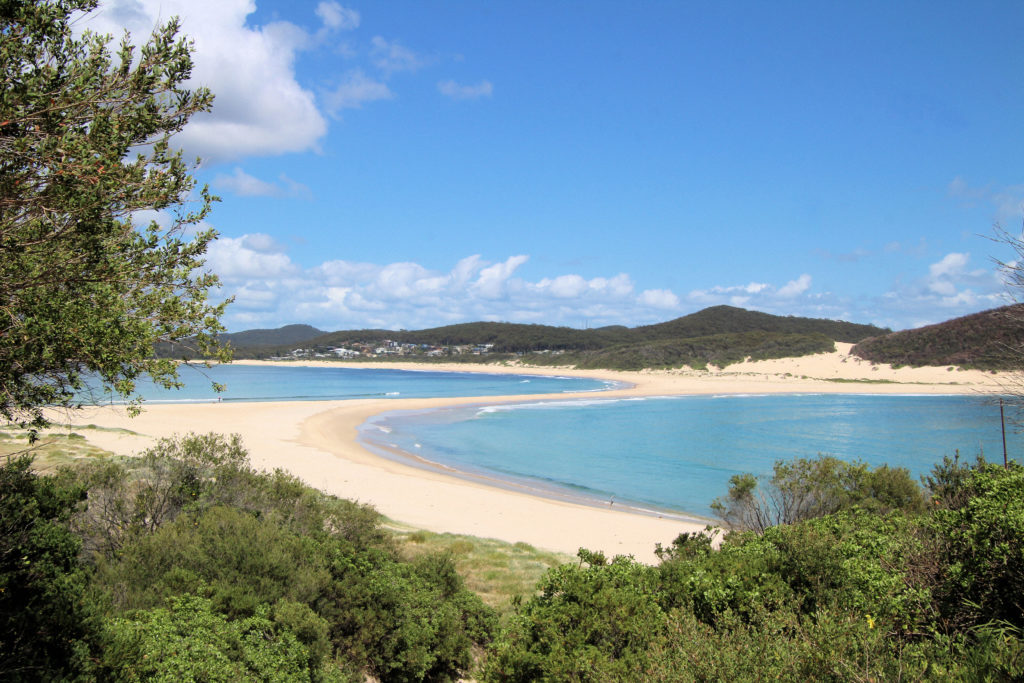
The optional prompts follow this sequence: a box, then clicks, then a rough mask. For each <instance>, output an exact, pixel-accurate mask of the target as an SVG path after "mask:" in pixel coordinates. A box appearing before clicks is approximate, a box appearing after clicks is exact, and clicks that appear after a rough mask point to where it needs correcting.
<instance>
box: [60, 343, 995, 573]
mask: <svg viewBox="0 0 1024 683" xmlns="http://www.w3.org/2000/svg"><path fill="white" fill-rule="evenodd" d="M849 348H850V345H849V344H837V349H838V350H837V351H836V352H833V353H827V354H818V355H815V356H807V357H803V358H790V359H782V360H771V361H758V362H746V363H740V364H735V365H730V366H728V367H727V368H725V369H722V370H718V369H714V368H712V369H710V370H707V371H697V370H690V369H682V370H667V371H642V372H613V371H606V370H601V371H591V370H574V369H567V368H533V367H518V366H511V365H464V364H451V365H437V364H416V363H407V364H400V365H399V364H395V363H381V364H368V363H350V364H344V363H339V362H335V361H322V362H318V361H308V362H302V364H303V365H310V366H317V365H329V366H331V367H339V366H346V367H357V368H368V367H386V368H405V369H417V370H434V371H441V370H448V371H458V372H473V371H476V372H501V373H517V374H558V375H573V376H586V377H594V378H601V379H609V380H615V381H618V382H623V383H625V384H626V385H629V388H624V389H616V390H612V391H607V392H602V393H601V394H600V395H601V396H603V397H609V398H611V397H624V396H669V395H683V394H742V393H808V392H815V393H887V394H924V393H929V394H956V393H993V392H998V391H1000V389H1001V388H1005V387H1006V386H1008V385H1009V384H1010V378H1008V377H1005V376H1000V375H994V374H991V373H985V372H981V371H976V370H958V369H954V368H945V367H941V368H899V369H893V368H891V367H889V366H887V365H881V364H872V363H870V362H868V361H864V360H861V359H859V358H856V357H852V356H850V355H849ZM245 362H247V363H254V364H255V363H259V362H257V361H245ZM266 364H270V363H266ZM587 396H588V397H590V398H593V397H594V394H592V393H590V394H587ZM573 397H574V395H573V394H554V395H543V396H537V395H532V396H529V397H523V396H510V397H485V398H479V397H460V398H443V399H358V400H348V401H308V402H272V403H205V404H153V405H147V406H146V408H145V410H144V412H143V413H142V414H141V415H139V416H137V417H135V418H130V417H128V415H127V414H126V411H125V410H124V409H123V408H115V407H103V408H85V409H82V410H80V411H77V412H75V413H72V414H64V415H54V416H53V418H54V420H55V421H56V422H59V423H68V424H70V425H80V426H81V425H89V424H93V425H97V426H101V427H105V428H120V429H125V430H130V431H131V432H133V433H134V434H125V433H119V432H115V431H103V430H84V435H85V436H86V437H87V438H88V439H89V440H90V441H91V442H93V443H95V444H96V445H98V446H100V447H102V448H105V449H107V450H110V451H113V452H116V453H120V454H126V455H130V454H135V453H138V452H139V451H140V450H142V449H144V448H145V447H147V446H149V445H150V444H152V443H153V442H154V441H155V440H156V439H158V438H160V437H165V436H171V435H173V434H179V433H185V432H197V433H204V432H211V431H212V432H221V433H228V434H230V433H238V434H240V435H241V436H242V438H243V440H244V443H245V445H246V447H247V448H248V449H249V452H250V456H251V460H252V464H253V466H255V467H257V468H265V469H274V468H282V469H284V470H287V471H289V472H291V473H293V474H295V475H296V476H298V477H300V478H301V479H302V480H304V481H305V482H307V483H308V484H310V485H311V486H314V487H316V488H318V489H321V490H323V491H326V492H328V493H332V494H335V495H338V496H342V497H345V498H351V499H353V500H358V501H360V502H363V503H369V504H371V505H373V506H374V507H375V508H377V509H378V510H379V511H380V512H381V513H383V514H384V515H386V516H387V517H389V518H391V519H393V520H395V521H397V522H401V523H403V524H407V525H410V526H413V527H416V528H422V529H427V530H430V531H437V532H452V533H460V534H472V535H475V536H481V537H487V538H497V539H501V540H504V541H508V542H520V541H522V542H526V543H529V544H530V545H533V546H535V547H538V548H544V549H548V550H556V551H561V552H565V553H575V552H576V550H577V549H578V548H579V547H581V546H582V547H587V548H590V549H592V550H602V551H604V552H605V553H607V554H609V555H615V554H629V555H633V556H634V557H636V558H637V559H638V560H642V561H654V559H655V556H654V547H655V544H656V543H662V544H668V543H670V542H671V541H672V539H673V538H675V537H676V536H677V535H678V534H679V533H681V532H683V531H695V530H699V529H702V528H703V527H704V523H703V522H698V521H694V522H684V521H679V520H676V519H667V518H659V517H657V516H651V515H643V514H636V513H632V512H629V511H627V510H624V509H622V508H621V506H618V505H616V506H614V507H611V506H609V507H602V506H589V505H580V504H575V503H569V502H564V501H559V500H553V499H549V498H542V497H538V496H534V495H527V494H525V493H522V492H519V491H514V490H508V489H507V488H499V487H495V486H488V485H487V484H486V483H482V482H479V481H469V480H466V479H462V478H458V477H454V476H451V474H450V473H446V472H445V471H444V470H442V469H440V468H438V469H436V470H425V469H422V468H418V467H413V466H411V465H406V464H403V463H401V462H397V461H394V460H390V459H386V458H383V457H379V456H377V455H375V454H373V453H371V452H370V451H368V450H366V449H365V448H363V447H362V446H361V445H360V443H359V442H358V440H357V430H358V427H359V426H360V425H361V424H362V423H363V422H365V421H366V420H367V419H368V418H370V417H372V416H374V415H376V414H379V413H382V412H386V411H392V410H421V409H428V408H434V407H442V406H449V405H457V404H468V403H487V404H493V403H502V402H513V401H523V400H530V401H535V400H538V399H541V398H543V399H571V398H573ZM79 433H83V432H82V431H80V432H79Z"/></svg>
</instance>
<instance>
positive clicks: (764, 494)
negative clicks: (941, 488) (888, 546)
mask: <svg viewBox="0 0 1024 683" xmlns="http://www.w3.org/2000/svg"><path fill="white" fill-rule="evenodd" d="M924 505H925V499H924V495H923V492H922V491H921V488H920V487H919V486H918V485H917V484H916V483H915V482H914V480H913V479H911V477H910V472H908V471H907V470H906V469H905V468H902V467H889V466H888V465H879V466H878V467H875V468H872V467H870V466H868V465H867V464H865V463H862V462H854V463H848V462H844V461H842V460H839V459H838V458H833V457H831V456H822V455H819V456H818V457H817V458H797V459H795V460H789V461H784V460H779V461H777V462H776V463H775V466H774V468H773V472H772V477H771V479H769V480H768V482H766V484H765V485H764V486H761V482H759V481H758V479H757V477H755V476H754V475H752V474H737V475H735V476H733V477H732V478H730V479H729V492H728V493H727V494H726V495H725V496H724V497H722V498H716V499H715V500H714V501H713V502H712V504H711V509H712V510H714V511H715V513H717V514H718V515H719V516H720V517H721V518H722V519H723V520H724V521H725V522H726V524H728V525H729V526H730V527H731V528H733V529H739V530H744V529H752V530H754V531H757V532H758V533H763V532H764V531H765V529H767V528H768V527H771V526H776V525H778V524H793V523H794V522H802V521H804V520H808V519H813V518H815V517H822V516H824V515H829V514H832V513H834V512H839V511H840V510H848V509H850V508H854V507H859V508H863V509H867V510H871V511H874V512H887V511H890V510H904V511H907V512H920V511H921V510H922V509H923V508H924Z"/></svg>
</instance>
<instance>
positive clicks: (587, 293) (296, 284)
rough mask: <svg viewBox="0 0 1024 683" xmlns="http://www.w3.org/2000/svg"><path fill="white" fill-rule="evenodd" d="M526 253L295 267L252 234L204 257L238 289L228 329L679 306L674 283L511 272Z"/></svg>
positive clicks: (597, 316)
mask: <svg viewBox="0 0 1024 683" xmlns="http://www.w3.org/2000/svg"><path fill="white" fill-rule="evenodd" d="M528 260H529V257H528V256H526V255H524V254H517V255H513V256H509V257H507V258H505V259H504V260H500V261H488V260H486V259H484V258H482V257H481V256H479V255H471V256H467V257H465V258H462V259H460V260H459V261H457V262H456V263H455V264H454V265H453V266H452V267H451V268H450V269H449V270H446V271H444V270H441V271H439V270H434V269H430V268H427V267H425V266H423V265H422V264H418V263H413V262H396V263H387V264H374V263H364V262H356V261H345V260H331V261H326V262H323V263H320V264H318V265H316V266H313V267H311V268H301V267H299V266H298V265H297V264H296V263H294V262H293V261H292V260H291V258H290V257H289V256H288V254H287V250H286V249H285V248H284V246H283V245H281V244H280V243H278V242H277V241H276V240H274V239H273V238H272V237H270V236H269V235H265V234H260V233H254V234H250V235H245V236H243V237H240V238H222V239H220V240H218V241H217V242H215V243H214V244H213V245H211V248H210V251H209V253H208V259H207V266H208V267H209V268H210V270H212V271H213V272H216V273H218V274H219V275H220V277H221V281H222V287H221V291H220V294H221V295H223V296H231V295H233V296H235V298H236V303H235V304H234V305H233V306H232V307H230V308H229V309H228V313H227V316H226V319H225V321H226V323H227V324H228V326H229V328H230V329H244V328H245V327H251V326H277V325H284V324H287V323H291V322H305V323H310V324H314V325H318V326H321V327H324V328H330V329H343V328H352V327H358V328H364V327H382V328H387V329H397V328H403V327H404V328H409V329H416V328H422V327H432V326H436V325H441V324H447V323H451V322H467V321H473V320H505V321H512V322H540V323H547V324H556V325H557V324H567V325H582V324H585V323H586V324H593V325H606V324H642V323H650V322H658V321H661V320H665V319H666V318H669V317H674V315H675V314H681V313H682V311H680V310H679V306H680V301H679V297H678V296H676V295H675V294H674V293H673V292H671V291H669V290H654V289H652V290H645V291H643V292H640V293H637V291H636V288H635V286H634V284H633V281H632V279H631V278H630V277H629V276H628V275H626V274H624V273H620V274H618V275H614V276H610V277H594V278H589V279H588V278H584V277H583V276H581V275H579V274H576V273H566V274H562V275H556V276H554V277H545V278H541V279H539V280H532V281H531V280H527V279H525V278H522V277H520V276H519V271H520V270H521V268H522V267H523V265H524V264H526V263H527V262H528Z"/></svg>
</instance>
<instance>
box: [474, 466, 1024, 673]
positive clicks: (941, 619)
mask: <svg viewBox="0 0 1024 683" xmlns="http://www.w3.org/2000/svg"><path fill="white" fill-rule="evenodd" d="M797 467H798V468H799V467H801V466H800V465H798V466H797ZM826 480H827V477H826ZM832 488H833V487H832V486H831V485H828V486H826V489H832ZM929 488H930V489H931V491H930V493H931V494H932V498H931V499H930V503H929V507H928V509H927V510H925V511H923V512H917V511H916V510H918V509H919V506H918V501H917V500H915V501H913V502H912V503H911V504H910V505H909V509H899V507H898V506H897V507H896V508H894V509H889V510H882V509H879V508H878V507H876V506H874V505H869V506H867V507H859V506H856V505H854V506H853V507H850V508H847V509H843V510H841V511H839V512H834V513H831V514H823V516H816V517H810V518H808V519H805V520H804V521H801V522H798V523H795V524H781V525H779V526H772V527H768V528H765V529H764V530H763V533H760V534H758V533H755V532H752V531H749V532H743V533H732V534H730V535H728V536H726V538H725V539H724V541H722V543H721V546H720V547H719V548H718V549H715V548H714V547H713V543H712V541H711V538H710V537H708V536H703V535H694V536H686V535H684V536H680V537H679V538H678V539H677V540H676V541H675V543H674V544H673V545H672V546H671V547H670V548H662V549H660V550H661V552H660V555H661V557H662V562H661V564H660V565H659V566H657V567H648V566H644V565H640V564H638V563H636V562H633V561H632V560H630V559H627V558H621V557H620V558H615V559H614V560H612V561H611V562H609V561H607V560H606V559H605V558H604V557H603V556H601V555H598V554H594V553H589V552H587V551H581V552H580V563H579V564H578V565H576V566H573V565H567V566H563V567H560V568H559V569H557V570H553V571H552V572H550V573H549V574H548V576H547V577H546V578H545V579H544V581H543V582H542V584H541V587H540V588H541V591H540V593H539V594H538V595H536V596H534V597H532V598H530V599H528V600H526V601H525V602H523V603H522V604H521V606H520V607H519V609H518V611H517V614H516V615H515V617H514V619H513V621H512V622H511V624H510V626H509V628H508V629H507V630H506V631H505V632H504V633H502V635H501V637H499V638H498V639H497V640H496V641H495V643H494V644H493V645H492V646H491V648H490V650H489V653H488V658H487V661H486V664H485V666H484V670H483V675H482V679H483V680H485V681H532V680H572V681H607V680H635V681H704V680H770V679H783V680H836V681H865V680H935V681H940V680H941V681H946V680H971V681H974V680H1020V678H1021V677H1022V676H1024V638H1022V630H1021V629H1022V628H1024V609H1022V605H1021V595H1024V468H1022V467H1020V466H1019V465H1011V467H1010V468H1008V469H1003V468H1002V467H995V466H992V465H987V464H985V463H983V462H979V463H978V464H976V465H974V466H973V467H965V466H963V465H961V464H960V463H959V462H956V461H950V460H947V461H946V462H945V463H943V465H941V466H939V467H938V468H936V471H935V473H934V475H933V477H932V478H931V479H930V481H929ZM844 490H847V489H845V488H844ZM885 507H886V508H888V507H889V506H885ZM822 512H823V513H826V512H827V510H822Z"/></svg>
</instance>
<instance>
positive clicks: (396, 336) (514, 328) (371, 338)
mask: <svg viewBox="0 0 1024 683" xmlns="http://www.w3.org/2000/svg"><path fill="white" fill-rule="evenodd" d="M630 332H631V331H630V330H628V328H625V327H612V328H600V329H595V330H578V329H575V328H572V327H553V326H550V325H524V324H518V323H491V322H476V323H461V324H458V325H446V326H444V327H434V328H431V329H426V330H417V331H412V332H410V331H406V330H400V331H397V332H396V331H393V330H345V331H341V332H331V333H328V334H324V335H323V336H321V337H318V338H316V339H314V340H312V342H311V343H313V344H315V345H318V346H340V345H343V344H346V343H354V342H361V343H378V342H382V341H384V340H386V339H388V340H392V341H396V342H399V343H403V344H429V345H431V346H462V345H470V344H494V349H493V350H494V351H495V352H498V353H523V352H529V351H538V350H541V349H552V350H569V349H592V348H602V347H604V346H607V345H608V344H611V343H615V342H622V341H626V340H627V339H629V333H630Z"/></svg>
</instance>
